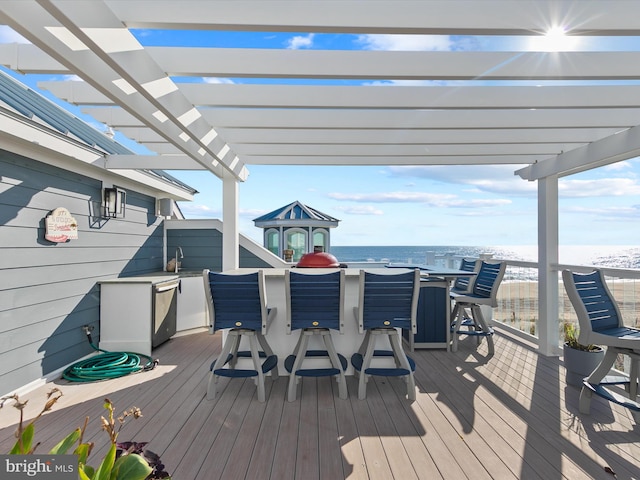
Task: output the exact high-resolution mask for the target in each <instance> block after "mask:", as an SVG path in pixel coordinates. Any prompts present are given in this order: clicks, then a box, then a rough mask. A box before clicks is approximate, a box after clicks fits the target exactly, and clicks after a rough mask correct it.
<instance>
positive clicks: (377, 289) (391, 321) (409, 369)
mask: <svg viewBox="0 0 640 480" xmlns="http://www.w3.org/2000/svg"><path fill="white" fill-rule="evenodd" d="M419 293H420V271H419V270H418V269H415V270H414V271H412V272H407V273H400V274H375V273H371V272H365V271H364V270H361V271H360V293H359V302H358V306H357V307H354V315H355V317H356V319H357V321H358V329H359V331H360V333H364V334H365V336H364V340H363V342H362V344H361V345H360V348H359V349H358V352H357V353H354V354H353V355H352V356H351V364H352V365H353V367H354V368H355V372H356V375H357V376H358V377H359V379H358V398H359V399H360V400H363V399H364V398H366V396H367V381H368V379H369V377H370V376H371V375H377V376H386V377H388V376H402V377H405V381H406V383H407V397H408V398H409V400H415V399H416V386H415V381H414V379H413V372H414V371H415V369H416V364H415V362H414V361H413V359H412V358H410V357H409V356H407V354H406V353H405V351H404V349H403V348H402V342H401V339H400V333H399V331H398V329H403V328H404V329H407V330H410V331H411V332H412V333H414V334H415V333H416V332H417V326H416V315H417V308H418V297H419ZM383 337H386V338H387V339H388V343H389V345H390V348H391V349H390V350H389V349H388V348H387V349H384V350H383V349H377V348H376V343H377V340H378V338H380V339H382V338H383ZM384 357H387V358H392V359H393V361H394V366H391V367H378V366H372V362H373V361H374V360H375V359H376V358H377V359H380V358H384Z"/></svg>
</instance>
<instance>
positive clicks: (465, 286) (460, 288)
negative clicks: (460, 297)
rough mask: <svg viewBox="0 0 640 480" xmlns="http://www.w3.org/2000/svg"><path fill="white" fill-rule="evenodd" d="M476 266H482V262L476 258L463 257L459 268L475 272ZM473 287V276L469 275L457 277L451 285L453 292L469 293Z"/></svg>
mask: <svg viewBox="0 0 640 480" xmlns="http://www.w3.org/2000/svg"><path fill="white" fill-rule="evenodd" d="M476 266H477V267H480V262H479V261H478V260H475V259H469V258H463V259H462V260H460V267H459V268H458V270H462V271H463V272H475V271H476ZM472 288H473V276H468V277H457V278H456V281H455V282H453V286H452V287H451V292H452V293H459V294H464V293H469V292H470V291H471V289H472Z"/></svg>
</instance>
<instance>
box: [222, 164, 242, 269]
mask: <svg viewBox="0 0 640 480" xmlns="http://www.w3.org/2000/svg"><path fill="white" fill-rule="evenodd" d="M238 211H239V208H238V182H237V181H236V180H235V178H233V177H232V176H231V175H230V174H228V173H226V172H225V174H224V175H223V178H222V271H226V270H234V269H236V268H239V267H240V257H239V251H240V236H239V233H238Z"/></svg>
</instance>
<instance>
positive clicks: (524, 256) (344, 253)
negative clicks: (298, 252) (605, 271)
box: [331, 245, 640, 269]
mask: <svg viewBox="0 0 640 480" xmlns="http://www.w3.org/2000/svg"><path fill="white" fill-rule="evenodd" d="M429 252H433V254H435V256H436V257H441V256H443V255H447V254H449V255H452V256H453V257H454V258H459V257H478V256H479V255H481V254H492V255H493V257H494V258H500V259H509V260H520V261H527V262H537V260H538V258H537V255H538V254H537V246H536V245H513V246H487V247H482V246H477V247H463V246H332V247H331V254H333V255H334V256H335V257H336V258H337V259H338V260H339V261H340V262H345V263H348V262H368V261H374V262H400V263H415V264H424V263H426V259H427V256H428V255H430V254H429ZM559 255H560V263H564V264H571V265H592V266H597V267H609V268H631V269H637V268H640V246H633V245H567V246H561V247H560V252H559Z"/></svg>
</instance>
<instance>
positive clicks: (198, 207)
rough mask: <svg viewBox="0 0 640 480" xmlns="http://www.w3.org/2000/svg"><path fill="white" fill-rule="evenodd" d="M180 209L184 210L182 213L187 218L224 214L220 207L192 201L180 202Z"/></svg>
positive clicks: (216, 216) (213, 216)
mask: <svg viewBox="0 0 640 480" xmlns="http://www.w3.org/2000/svg"><path fill="white" fill-rule="evenodd" d="M180 210H182V213H183V214H184V215H185V217H187V218H193V217H196V218H198V217H205V218H218V217H219V216H220V215H221V214H222V211H221V210H220V209H214V208H211V207H210V206H208V205H203V204H198V203H190V202H180Z"/></svg>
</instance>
